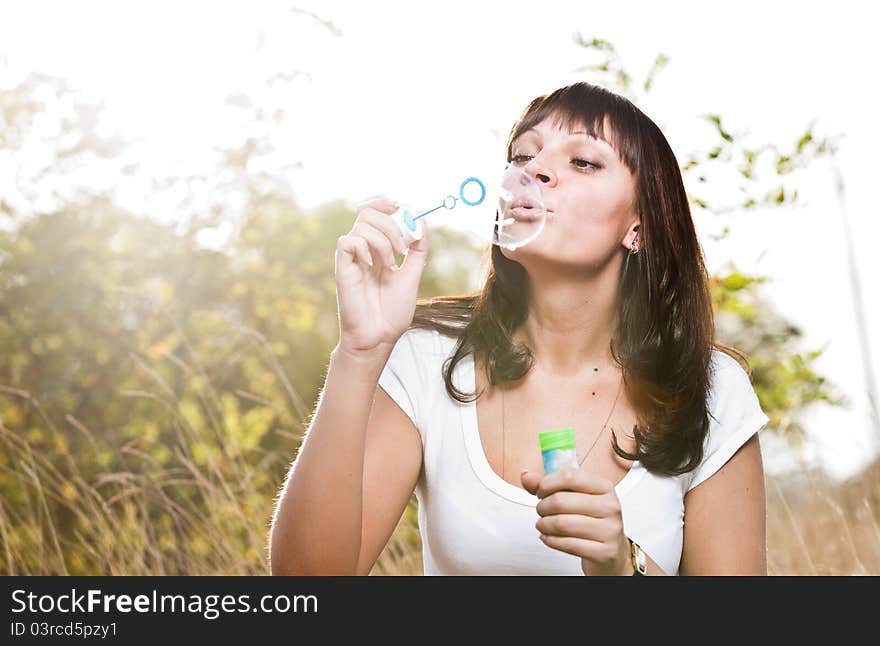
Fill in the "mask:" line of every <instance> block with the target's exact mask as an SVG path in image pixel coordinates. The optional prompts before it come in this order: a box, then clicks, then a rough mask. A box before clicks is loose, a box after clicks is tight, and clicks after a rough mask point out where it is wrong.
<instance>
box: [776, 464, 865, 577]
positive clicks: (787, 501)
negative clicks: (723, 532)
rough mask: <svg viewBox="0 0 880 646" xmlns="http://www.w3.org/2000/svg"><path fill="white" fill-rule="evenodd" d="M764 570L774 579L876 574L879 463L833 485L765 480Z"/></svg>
mask: <svg viewBox="0 0 880 646" xmlns="http://www.w3.org/2000/svg"><path fill="white" fill-rule="evenodd" d="M767 566H768V571H769V573H770V574H776V575H873V576H876V575H880V462H875V463H874V464H873V465H872V466H871V467H869V468H867V469H865V470H864V471H862V472H861V473H860V474H858V475H857V476H854V477H852V478H851V479H850V480H848V481H846V482H844V483H841V484H835V483H833V482H831V481H830V480H829V479H828V478H827V477H825V476H824V475H822V474H821V473H813V472H805V473H802V474H799V475H796V476H791V477H788V478H785V479H780V478H771V477H768V478H767Z"/></svg>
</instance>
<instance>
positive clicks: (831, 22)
mask: <svg viewBox="0 0 880 646" xmlns="http://www.w3.org/2000/svg"><path fill="white" fill-rule="evenodd" d="M289 6H290V5H289V4H287V3H281V2H253V1H249V2H244V1H240V2H167V1H154V2H150V3H138V4H135V3H120V2H110V1H104V2H97V1H82V0H80V1H78V2H75V3H73V2H45V1H43V2H40V1H33V0H30V1H27V2H24V1H21V2H5V3H4V4H3V8H2V9H0V83H7V84H8V83H10V82H14V80H15V79H17V78H20V77H21V76H22V75H23V74H25V73H26V72H27V71H29V70H35V71H41V72H44V73H47V74H52V75H58V76H62V77H65V78H68V79H70V80H71V81H72V82H73V84H74V85H75V86H77V87H80V88H82V89H83V90H84V91H86V92H88V93H90V94H91V95H92V96H94V97H102V98H103V99H104V100H105V101H106V105H107V112H106V115H105V118H106V119H107V122H108V124H109V125H111V126H113V127H116V128H118V129H119V130H120V131H121V132H122V133H123V134H125V135H126V136H128V137H131V138H135V137H137V138H141V140H142V143H141V148H140V149H139V152H138V155H139V159H140V160H141V161H142V163H143V168H142V170H144V171H146V172H153V173H156V174H157V175H158V174H162V173H167V172H181V173H185V172H204V170H205V169H206V168H207V167H208V165H209V163H210V161H209V160H210V158H211V155H210V152H211V150H212V149H213V148H215V147H217V146H220V145H228V144H232V143H234V142H236V141H238V140H239V139H240V138H241V136H242V134H243V133H247V132H248V130H247V129H248V128H253V126H252V124H249V123H248V122H247V121H244V120H243V118H244V117H243V112H242V111H241V110H236V109H235V108H232V107H230V106H225V105H224V100H225V98H226V97H227V96H229V95H231V94H244V95H249V96H251V97H253V100H254V102H255V103H258V104H260V105H265V106H267V107H269V108H271V109H272V110H276V109H278V110H283V117H284V118H283V121H282V122H281V124H280V125H279V127H278V132H277V133H276V135H277V142H278V144H279V147H278V160H277V161H278V166H279V167H280V166H281V165H282V163H289V164H295V163H300V164H301V165H302V167H301V168H299V169H295V168H294V169H291V170H289V171H287V174H286V175H285V177H286V178H287V179H288V180H289V181H290V184H291V186H292V187H293V190H294V191H295V194H296V196H297V199H298V200H299V202H300V204H302V205H303V206H304V207H306V208H311V207H314V206H316V205H318V204H321V203H323V202H325V201H327V200H331V199H336V198H344V199H348V200H349V201H351V202H357V201H359V200H361V199H364V198H366V197H368V196H370V195H374V194H378V193H385V194H388V195H391V196H393V197H395V198H397V199H400V200H402V201H406V202H410V203H414V204H416V205H421V204H424V203H428V204H429V206H433V205H434V203H439V198H442V196H444V195H445V194H446V193H448V192H450V189H449V187H450V186H457V181H456V178H461V177H464V176H467V175H470V174H472V172H473V171H474V170H477V171H478V172H479V171H480V169H484V168H486V165H487V164H489V163H490V162H494V161H495V159H496V158H500V155H502V154H503V151H502V144H503V139H504V136H505V135H506V133H507V131H508V130H509V128H510V125H511V124H512V121H513V120H514V119H515V117H516V116H517V115H518V113H519V112H520V110H521V109H522V107H524V105H525V104H526V103H527V102H528V101H529V100H530V99H531V98H533V97H534V96H536V95H538V94H541V93H544V92H547V91H550V90H552V89H555V88H556V87H558V86H559V85H562V84H564V83H568V82H572V81H575V80H585V78H586V77H584V76H583V75H578V74H575V73H574V70H575V69H576V68H577V67H579V66H581V65H584V64H587V63H589V62H596V58H595V56H588V55H587V52H586V51H585V50H583V49H581V48H579V47H577V46H576V45H575V44H574V43H573V40H572V36H573V34H574V33H575V32H577V31H579V32H581V33H582V34H583V35H584V36H585V37H586V38H592V37H599V38H603V39H605V40H608V41H610V42H612V43H613V44H614V45H615V46H616V47H617V49H618V51H619V52H620V54H621V56H622V58H623V62H624V65H625V66H626V68H627V69H628V70H629V71H630V73H631V74H632V76H633V77H634V78H635V79H636V80H640V79H642V78H643V77H644V75H645V74H646V73H647V71H648V70H649V69H650V67H651V65H652V63H653V61H654V58H655V57H656V55H657V54H658V53H661V52H662V53H663V54H666V55H667V56H668V57H669V58H670V59H671V60H670V63H669V65H668V66H667V68H666V69H665V70H664V71H663V72H662V73H661V74H660V75H659V76H658V78H657V80H656V83H655V89H654V90H653V91H652V92H651V93H650V94H649V95H648V96H647V97H646V98H645V100H644V101H643V102H640V103H639V106H640V107H641V108H642V110H643V111H645V112H646V113H647V114H648V115H649V116H650V117H652V118H653V119H654V120H655V121H656V122H657V123H658V124H659V125H660V126H661V127H662V128H663V130H664V132H665V133H666V136H667V137H668V138H669V140H670V143H671V145H672V147H673V149H674V150H675V151H676V154H677V155H678V156H679V159H680V160H682V159H684V158H685V157H686V155H687V154H688V153H689V152H691V151H693V150H697V149H705V147H706V146H708V145H709V144H710V143H713V142H714V138H713V137H712V133H711V130H710V129H709V128H708V126H706V125H705V124H704V123H703V122H701V121H700V120H699V118H698V117H699V115H701V114H704V113H708V112H714V113H720V114H722V115H723V117H724V119H725V121H724V123H725V126H726V127H727V128H728V129H730V130H733V131H734V132H742V131H748V132H749V133H751V134H750V139H749V141H751V142H753V143H764V142H774V143H776V144H778V145H779V146H781V147H782V148H783V149H784V148H787V147H790V146H791V145H792V144H793V143H794V142H795V141H796V139H797V137H798V136H799V135H800V134H802V133H803V131H804V129H805V128H806V126H807V125H808V124H809V123H810V122H811V121H813V120H815V121H816V124H817V125H816V130H815V131H816V134H817V135H832V134H844V135H845V138H844V139H843V140H842V142H841V152H840V154H839V156H838V163H839V164H840V167H841V170H842V173H843V176H844V180H845V183H846V191H847V192H846V201H847V202H846V216H847V219H848V221H849V225H850V228H851V230H852V237H853V243H854V245H855V254H856V258H857V260H858V268H859V271H860V277H861V281H862V291H863V298H864V299H865V307H866V317H867V325H868V328H869V330H877V329H880V307H878V299H877V298H876V288H874V287H873V284H872V279H873V278H874V277H877V276H878V275H880V261H878V254H876V253H875V252H874V250H873V248H872V247H873V245H872V244H871V243H872V242H873V241H875V240H877V239H878V234H880V226H878V220H880V218H878V215H880V213H878V207H877V202H876V200H875V199H873V198H874V195H873V190H874V189H875V187H876V181H875V180H874V177H873V174H874V171H873V169H874V167H875V166H876V151H877V150H878V149H880V136H878V132H877V129H876V125H875V121H874V114H873V113H871V114H870V120H869V112H871V111H876V101H875V100H872V96H873V95H872V94H871V92H872V90H873V88H872V85H873V83H872V82H871V81H870V79H871V78H873V77H874V76H875V73H874V71H873V70H872V67H871V66H869V62H871V63H875V62H876V61H877V60H880V46H878V41H877V39H876V37H875V36H874V34H873V33H869V27H870V26H872V25H873V21H871V20H869V18H868V15H867V14H866V13H865V11H866V10H865V9H864V8H863V3H860V2H855V1H851V2H840V1H839V2H836V3H834V6H833V10H829V6H828V5H827V4H826V3H822V4H820V3H818V2H766V0H762V1H757V2H756V1H754V0H740V1H737V2H725V3H708V2H696V1H693V2H691V1H689V2H683V1H679V2H675V1H671V2H664V3H657V2H632V1H629V2H627V1H619V2H614V3H611V2H608V3H589V2H563V1H559V0H545V1H543V2H540V3H536V2H523V1H519V0H517V1H513V2H505V3H478V2H473V0H471V1H468V2H464V1H461V0H447V1H445V2H442V3H439V2H438V3H431V4H427V3H415V2H390V1H387V0H380V1H373V2H355V1H345V2H343V1H341V0H320V1H319V0H303V1H301V2H298V3H296V6H297V7H298V8H299V9H301V10H304V11H306V12H314V13H315V14H316V15H317V16H319V17H320V18H322V19H325V20H328V21H331V22H332V23H333V25H334V26H335V27H336V28H338V30H339V31H340V32H341V33H339V34H335V33H334V32H332V31H331V30H330V29H328V28H325V27H322V26H320V24H319V23H318V22H317V21H316V20H315V19H314V18H312V17H311V16H309V15H308V14H307V13H306V14H304V13H302V12H299V13H298V12H292V11H290V10H289V8H288V7H289ZM4 61H5V65H6V69H5V70H4ZM294 69H299V70H301V71H303V72H306V74H305V75H302V76H299V77H298V78H297V79H296V80H294V81H293V82H291V83H288V84H276V85H275V86H273V87H270V86H269V85H267V84H266V82H265V81H266V79H267V78H268V76H269V75H270V74H271V73H275V72H281V71H290V70H294ZM4 79H5V80H4ZM493 133H495V134H493ZM256 134H258V133H256ZM496 156H498V157H496ZM828 170H829V168H828V165H827V163H825V162H820V163H819V164H817V166H816V168H815V169H813V170H811V171H809V173H807V174H805V175H803V176H802V178H801V180H800V184H799V189H800V193H801V196H802V198H803V202H804V206H803V207H802V208H801V209H798V210H794V209H792V210H788V211H786V212H781V211H772V212H769V213H760V214H754V215H749V216H745V217H730V218H728V219H726V220H721V219H719V218H711V219H707V218H706V216H701V215H699V214H695V219H696V221H697V226H698V230H699V231H700V233H701V237H702V239H703V243H704V248H705V250H706V253H707V262H708V264H709V268H710V270H714V269H717V268H720V267H721V266H723V265H725V264H726V263H727V262H728V261H729V260H734V261H735V262H736V263H737V264H738V265H739V266H740V267H741V268H742V269H744V270H746V271H755V272H760V273H762V274H767V275H769V276H771V277H772V278H773V282H772V283H771V284H769V285H768V286H767V287H766V289H765V293H766V294H767V295H769V296H770V297H771V298H772V299H773V301H774V302H775V304H776V306H777V307H778V309H779V310H781V312H782V313H783V314H784V315H785V316H786V317H787V318H789V319H790V320H792V321H793V322H795V323H796V324H798V325H799V326H800V327H802V328H803V329H804V331H805V339H804V349H805V350H807V349H813V348H816V347H818V346H820V345H822V344H823V343H825V342H827V341H830V346H829V348H828V350H827V351H826V355H825V356H824V357H823V358H821V359H820V360H819V362H818V363H817V368H818V370H819V371H820V372H821V373H823V374H825V375H826V376H828V377H829V379H830V380H831V381H833V382H834V383H836V384H837V385H838V386H839V388H840V390H841V391H842V392H843V393H845V394H846V395H847V396H848V397H849V398H850V399H851V400H852V401H853V403H854V407H853V408H852V409H851V410H835V409H832V408H830V407H827V406H821V405H820V406H816V407H815V408H814V410H812V411H810V413H809V414H808V415H807V417H806V418H805V420H804V421H805V423H806V425H807V428H808V432H809V435H810V437H811V439H813V440H814V442H813V443H812V444H811V447H810V448H808V449H807V450H806V453H805V456H804V457H805V458H806V459H808V460H812V459H816V460H818V461H819V462H821V463H822V465H823V466H825V467H826V468H827V469H828V470H829V472H830V473H831V475H834V476H837V477H843V476H845V475H847V474H849V473H851V472H853V471H854V470H855V469H857V468H858V467H860V466H862V465H863V464H864V463H865V462H866V461H867V460H868V459H870V458H872V457H874V456H875V455H876V452H877V443H878V439H880V438H874V437H873V435H872V431H871V428H870V420H869V417H868V408H867V398H866V394H865V392H866V391H865V381H864V376H863V369H862V364H861V362H862V361H863V360H865V361H870V362H871V363H872V365H873V366H874V368H875V371H876V370H877V368H878V367H880V347H878V346H880V338H878V337H877V336H876V335H874V336H873V337H872V338H871V339H870V341H871V343H872V344H873V346H872V347H871V354H870V356H869V357H863V356H862V351H861V348H860V347H859V344H858V338H857V334H856V331H857V330H856V326H855V322H854V305H853V299H852V293H851V291H850V286H849V280H848V274H847V267H846V263H845V256H844V244H845V242H844V234H843V224H842V213H841V207H840V204H839V203H838V201H837V199H836V196H835V193H834V192H833V190H832V186H833V185H832V181H831V177H830V174H829V172H828ZM119 197H120V199H126V200H128V201H129V202H130V203H131V205H132V208H137V207H138V206H141V207H143V203H144V202H143V200H144V199H145V194H144V193H141V194H138V192H137V191H136V190H135V191H133V190H130V189H128V190H127V191H126V192H123V191H121V190H120V192H119ZM150 208H151V212H155V209H156V208H157V207H156V206H155V205H152V206H151V207H150ZM167 208H169V209H171V207H167ZM172 212H173V211H172ZM725 221H726V222H729V223H730V224H731V230H732V235H731V237H730V238H729V239H727V240H725V241H724V242H723V243H720V244H715V243H713V242H712V240H711V239H709V238H708V236H707V235H705V234H707V233H710V232H716V231H718V230H720V229H721V227H722V225H723V223H724V222H725ZM767 444H768V446H767V449H766V450H765V454H766V459H767V467H768V469H769V470H779V471H781V470H783V469H785V468H787V466H788V462H786V461H784V460H777V459H776V458H774V457H773V456H774V455H775V453H774V452H773V450H772V448H773V447H771V446H769V444H772V443H771V442H770V441H769V439H768V442H767Z"/></svg>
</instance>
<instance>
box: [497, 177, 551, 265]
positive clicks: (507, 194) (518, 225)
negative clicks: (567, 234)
mask: <svg viewBox="0 0 880 646" xmlns="http://www.w3.org/2000/svg"><path fill="white" fill-rule="evenodd" d="M497 197H498V203H497V209H496V217H495V226H494V228H493V231H492V244H496V245H498V246H500V247H505V248H507V249H510V250H511V251H512V250H514V249H517V248H518V247H522V246H523V245H525V244H528V243H529V242H531V241H532V240H534V239H535V238H537V237H538V236H539V235H540V233H541V231H542V230H543V229H544V224H545V223H546V222H547V209H546V208H544V199H543V196H542V194H541V185H540V184H538V182H537V181H536V180H535V178H534V177H532V176H531V175H529V174H528V173H526V172H525V171H524V170H523V169H522V167H520V166H516V165H514V164H508V166H507V168H505V169H504V173H503V174H502V177H501V181H500V182H499V193H498V196H497Z"/></svg>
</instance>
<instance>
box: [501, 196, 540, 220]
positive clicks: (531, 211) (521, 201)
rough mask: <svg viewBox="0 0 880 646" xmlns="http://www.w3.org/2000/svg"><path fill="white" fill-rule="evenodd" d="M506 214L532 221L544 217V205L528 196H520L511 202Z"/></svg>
mask: <svg viewBox="0 0 880 646" xmlns="http://www.w3.org/2000/svg"><path fill="white" fill-rule="evenodd" d="M506 215H507V217H512V218H515V219H516V220H518V221H520V222H523V221H524V222H532V221H535V220H539V219H540V218H541V217H543V215H544V205H543V204H541V202H539V201H538V200H536V199H534V198H531V197H528V196H522V197H518V198H516V199H515V200H514V201H513V202H511V204H510V206H509V207H508V209H507V213H506Z"/></svg>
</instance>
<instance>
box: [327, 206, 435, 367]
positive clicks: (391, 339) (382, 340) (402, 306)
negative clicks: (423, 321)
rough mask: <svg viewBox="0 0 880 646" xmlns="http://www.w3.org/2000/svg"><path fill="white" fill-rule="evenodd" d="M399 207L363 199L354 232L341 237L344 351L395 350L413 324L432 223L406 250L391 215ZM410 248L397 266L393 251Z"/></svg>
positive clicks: (338, 300) (339, 302)
mask: <svg viewBox="0 0 880 646" xmlns="http://www.w3.org/2000/svg"><path fill="white" fill-rule="evenodd" d="M396 210H397V205H396V204H395V203H394V202H392V201H390V200H386V199H382V198H379V199H375V200H370V201H367V202H364V203H363V204H361V205H359V206H358V207H357V210H356V213H357V219H356V220H355V223H354V226H353V227H352V228H351V231H349V232H348V234H346V235H343V236H340V237H339V239H338V240H337V242H336V261H335V262H336V269H335V276H336V303H337V307H338V308H339V345H338V347H339V348H340V349H341V350H342V351H344V352H348V353H351V354H355V355H369V354H371V353H373V352H378V353H386V354H387V353H390V351H391V349H392V348H393V347H394V344H395V343H397V340H398V339H399V338H400V337H401V335H402V334H403V333H404V332H406V330H407V329H408V328H409V326H410V324H411V323H412V320H413V315H414V314H415V309H416V295H417V293H418V288H419V279H420V278H421V275H422V270H423V269H424V267H425V260H426V258H427V254H428V238H427V233H426V230H427V227H426V226H425V225H424V220H423V221H422V231H423V232H425V233H424V235H423V236H422V238H421V240H417V241H416V242H413V243H412V244H411V245H410V246H409V249H408V251H407V247H406V246H405V244H404V238H403V234H402V233H401V231H400V229H399V228H398V227H397V225H396V224H395V223H394V221H393V220H392V219H391V218H390V217H389V216H390V215H391V214H392V213H394V211H396ZM405 251H406V258H405V260H404V262H403V265H401V266H400V267H399V268H398V267H396V261H395V258H394V252H397V253H404V252H405ZM371 263H372V264H371Z"/></svg>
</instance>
